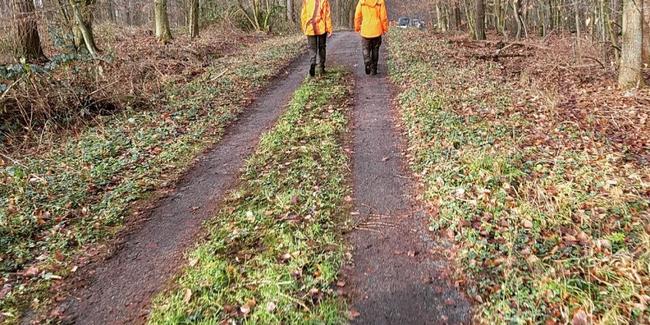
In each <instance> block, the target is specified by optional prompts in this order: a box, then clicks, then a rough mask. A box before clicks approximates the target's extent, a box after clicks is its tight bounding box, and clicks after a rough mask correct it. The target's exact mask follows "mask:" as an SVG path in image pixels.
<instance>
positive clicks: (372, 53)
mask: <svg viewBox="0 0 650 325" xmlns="http://www.w3.org/2000/svg"><path fill="white" fill-rule="evenodd" d="M361 45H362V47H363V62H364V63H365V64H366V65H370V66H371V67H372V68H373V69H374V70H376V69H377V64H378V63H379V48H380V47H381V36H379V37H374V38H365V37H363V38H362V39H361Z"/></svg>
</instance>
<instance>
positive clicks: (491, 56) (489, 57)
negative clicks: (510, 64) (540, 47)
mask: <svg viewBox="0 0 650 325" xmlns="http://www.w3.org/2000/svg"><path fill="white" fill-rule="evenodd" d="M531 56H533V55H532V54H527V53H526V54H520V53H511V54H508V53H504V54H483V55H474V56H473V57H475V58H477V59H481V60H493V61H497V60H499V58H528V57H531Z"/></svg>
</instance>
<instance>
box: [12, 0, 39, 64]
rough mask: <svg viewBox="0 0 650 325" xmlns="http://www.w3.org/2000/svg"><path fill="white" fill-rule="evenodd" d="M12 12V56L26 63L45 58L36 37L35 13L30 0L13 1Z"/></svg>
mask: <svg viewBox="0 0 650 325" xmlns="http://www.w3.org/2000/svg"><path fill="white" fill-rule="evenodd" d="M12 4H13V10H14V17H13V18H14V19H13V20H14V39H15V40H14V42H15V44H14V56H15V57H16V58H18V59H21V58H24V59H25V60H27V61H35V60H41V59H44V58H45V54H43V48H42V47H41V38H40V36H39V35H38V26H37V24H36V13H35V12H34V2H33V1H32V0H13V1H12Z"/></svg>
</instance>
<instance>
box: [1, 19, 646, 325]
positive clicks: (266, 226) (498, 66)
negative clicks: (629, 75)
mask: <svg viewBox="0 0 650 325" xmlns="http://www.w3.org/2000/svg"><path fill="white" fill-rule="evenodd" d="M242 37H243V36H242ZM240 39H246V38H245V37H244V38H240ZM249 40H251V42H250V43H249V42H242V44H240V47H237V46H235V47H228V48H230V50H228V51H227V53H225V52H224V53H225V54H224V55H223V56H218V57H215V58H213V59H208V60H206V61H204V62H205V63H202V64H198V65H193V67H195V68H197V69H198V70H197V71H198V72H191V71H193V70H194V69H189V71H190V72H188V74H185V72H187V71H188V70H187V69H172V70H173V71H178V72H180V74H181V76H177V77H171V78H169V79H168V80H167V81H168V83H165V84H163V85H162V86H161V87H160V89H162V90H163V91H160V92H158V94H160V95H158V96H157V97H156V98H158V99H157V100H159V103H160V105H158V106H156V105H154V106H152V107H150V108H149V109H144V110H142V109H140V110H134V109H126V110H124V111H122V112H120V113H119V114H113V115H110V116H103V117H100V118H98V119H96V120H95V122H94V123H93V124H90V125H84V126H83V127H81V128H77V129H78V130H80V131H78V132H74V133H73V132H71V133H70V134H66V135H65V136H64V137H62V139H60V140H57V142H54V143H56V144H57V145H56V146H47V145H42V146H37V147H36V148H34V149H28V148H27V147H26V146H24V145H23V146H21V145H20V143H22V142H20V141H18V140H19V139H18V138H9V139H8V146H7V148H11V150H13V151H6V152H3V160H2V161H1V162H2V165H1V166H0V167H1V168H2V173H3V174H2V176H3V179H4V181H3V183H2V194H3V199H4V200H5V201H6V202H5V203H6V204H4V205H3V207H2V209H3V210H2V213H3V215H2V216H3V218H2V220H4V221H3V222H2V223H0V227H1V228H0V231H2V233H0V235H1V237H0V241H2V242H0V244H2V245H0V247H2V248H0V249H2V250H0V254H1V255H0V263H2V264H1V265H2V272H3V274H2V283H0V312H1V314H0V322H9V323H12V322H19V321H20V320H21V319H22V320H23V321H27V322H28V321H30V320H31V321H34V322H39V321H44V320H46V319H48V320H50V321H52V322H61V321H62V322H69V323H83V324H106V323H115V324H125V323H129V324H131V323H144V322H149V323H153V324H169V323H232V322H234V323H290V324H293V323H313V322H324V323H345V322H352V323H364V324H365V323H373V324H391V323H418V322H426V323H452V324H461V323H469V322H481V323H504V322H518V323H519V322H529V323H543V322H545V323H547V324H555V323H567V322H572V323H573V324H589V323H600V322H602V323H643V322H644V321H647V319H650V311H649V308H648V305H649V304H650V292H648V288H650V274H649V272H650V250H649V249H648V247H650V213H649V211H650V179H649V177H650V166H649V161H650V127H649V126H648V115H649V114H650V112H649V107H650V105H648V104H649V103H650V101H649V99H650V92H648V91H647V90H643V91H637V92H632V93H621V92H619V91H617V90H616V88H615V84H614V78H613V75H612V72H611V71H610V70H609V69H608V68H607V65H606V64H603V63H602V62H600V61H598V60H597V59H594V58H593V57H592V58H588V57H584V58H583V59H582V61H580V60H574V57H573V56H572V54H571V53H572V52H571V50H570V44H569V43H563V42H565V41H564V40H563V39H561V38H558V39H547V40H545V41H546V42H551V43H550V44H546V43H543V42H537V43H533V42H531V43H513V44H507V43H502V42H490V41H488V42H474V41H469V40H466V39H464V38H454V37H452V38H449V37H442V36H441V35H434V34H430V33H426V32H422V31H411V30H408V31H404V30H393V31H391V32H390V34H389V35H388V37H387V38H386V40H387V42H386V46H385V47H384V49H387V51H385V52H383V54H382V56H383V59H382V62H386V64H385V65H382V67H381V70H380V75H379V76H366V75H365V74H364V73H363V64H362V59H361V52H360V42H359V41H358V36H357V35H356V34H354V33H351V32H342V33H338V34H337V35H336V36H335V37H334V38H332V39H331V41H330V44H329V62H330V64H329V67H330V70H329V71H328V73H327V74H326V75H325V76H319V77H317V78H306V76H305V75H306V71H307V62H306V59H305V58H304V57H301V54H302V53H303V49H304V47H303V44H304V39H303V38H302V37H279V38H264V39H257V40H255V39H252V38H250V39H249ZM180 43H181V44H184V43H183V42H180ZM253 43H256V44H255V45H254V46H255V48H256V51H250V48H249V46H252V45H251V44H253ZM206 44H207V43H206ZM183 47H184V45H181V46H180V50H179V53H184V52H186V51H185V50H182V48H183ZM550 48H553V50H550ZM209 52H210V50H209V49H208V50H207V52H206V53H207V54H206V57H208V58H209V57H210V54H209ZM152 55H153V53H152ZM213 60H214V61H213ZM182 62H184V61H183V60H181V61H179V64H184V63H182ZM290 62H294V63H293V64H290ZM181 71H182V72H181ZM183 78H185V79H183ZM142 89H145V88H142ZM152 103H153V102H152ZM46 131H48V130H47V129H45V131H43V132H42V133H43V134H44V135H45V136H44V137H42V138H46V139H55V138H56V137H55V136H54V135H53V134H49V133H47V132H46ZM49 132H58V130H49ZM21 141H27V140H21ZM44 143H49V142H44ZM197 157H198V159H195V158H197ZM25 311H29V312H27V313H25Z"/></svg>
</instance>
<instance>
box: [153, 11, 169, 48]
mask: <svg viewBox="0 0 650 325" xmlns="http://www.w3.org/2000/svg"><path fill="white" fill-rule="evenodd" d="M154 15H155V21H156V38H157V39H158V41H159V42H162V43H168V42H169V41H171V40H172V31H171V29H170V28H169V16H168V15H167V0H154Z"/></svg>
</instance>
